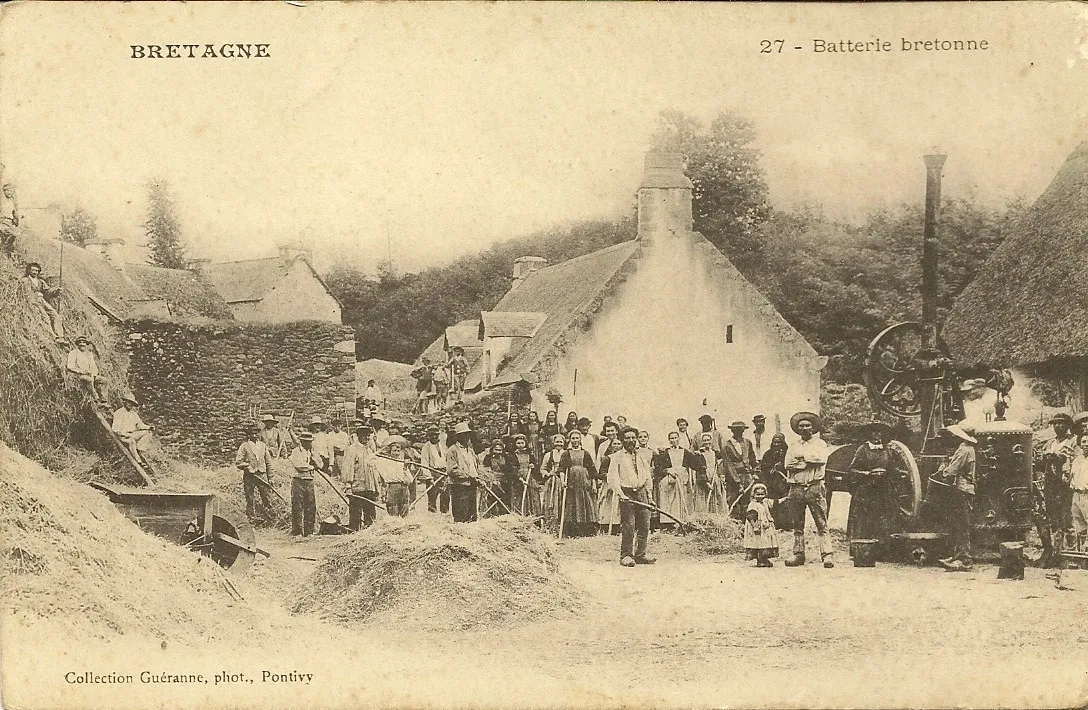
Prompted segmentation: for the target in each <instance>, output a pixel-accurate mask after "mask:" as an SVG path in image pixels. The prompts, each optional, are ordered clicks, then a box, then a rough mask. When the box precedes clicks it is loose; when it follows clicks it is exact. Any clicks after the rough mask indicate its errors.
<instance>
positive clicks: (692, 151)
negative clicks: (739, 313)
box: [651, 111, 771, 271]
mask: <svg viewBox="0 0 1088 710" xmlns="http://www.w3.org/2000/svg"><path fill="white" fill-rule="evenodd" d="M755 135H756V134H755V127H754V126H753V125H752V122H751V121H749V120H748V119H746V118H744V117H743V116H740V115H738V114H736V113H733V112H732V111H723V112H721V113H719V114H718V116H717V117H716V118H715V119H714V120H713V121H712V122H711V123H710V126H709V127H708V126H705V125H704V124H703V123H702V122H701V121H699V120H698V119H696V118H694V117H692V116H689V115H687V114H685V113H683V112H680V111H664V112H662V114H661V116H660V118H659V124H658V130H657V132H656V133H655V134H654V136H653V138H652V139H651V143H652V145H653V147H654V148H655V149H657V150H668V151H672V152H678V153H683V154H684V156H685V157H686V158H687V173H688V177H690V178H691V181H692V183H693V184H694V186H695V189H694V190H693V191H692V217H693V219H694V222H695V231H697V232H700V233H701V234H702V235H703V236H705V237H706V238H707V239H708V240H709V241H710V242H711V243H712V244H714V246H716V247H718V248H719V249H721V250H722V252H723V253H724V254H725V255H726V256H728V257H729V258H730V260H732V261H733V263H734V264H735V265H736V266H737V268H738V269H741V270H742V271H743V270H744V269H745V268H746V267H749V266H753V265H755V264H757V263H758V262H759V260H760V255H761V253H762V251H763V248H764V242H763V239H762V235H761V233H760V231H759V229H758V227H759V225H760V224H762V223H763V222H764V221H766V220H767V219H768V218H769V217H770V215H771V207H770V204H769V203H768V202H767V182H766V180H765V179H764V175H763V168H762V166H761V165H760V163H759V151H757V150H756V149H755V148H753V147H752V145H751V144H752V141H754V140H755Z"/></svg>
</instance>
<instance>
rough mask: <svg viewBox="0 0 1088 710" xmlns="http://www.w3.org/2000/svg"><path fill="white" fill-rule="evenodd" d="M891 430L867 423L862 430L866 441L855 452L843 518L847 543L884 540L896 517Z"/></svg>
mask: <svg viewBox="0 0 1088 710" xmlns="http://www.w3.org/2000/svg"><path fill="white" fill-rule="evenodd" d="M889 432H890V427H888V425H887V424H884V423H883V422H870V423H869V424H868V425H867V426H866V427H865V438H866V441H865V442H864V443H863V444H862V445H861V446H859V447H858V449H857V451H856V452H854V458H853V460H852V461H851V462H850V474H851V475H852V476H853V477H854V490H853V493H851V495H850V514H849V516H848V517H847V519H846V537H847V539H848V540H879V541H880V543H881V544H880V545H878V546H877V547H878V551H879V548H880V547H881V546H882V545H883V544H884V543H885V542H886V541H887V536H888V534H889V532H890V525H891V523H892V522H893V521H894V518H895V508H894V505H895V501H894V497H893V495H892V491H891V487H890V485H889V477H890V476H891V475H894V473H893V472H894V471H895V470H896V469H897V468H898V466H899V462H898V457H897V456H896V455H895V453H894V452H893V451H892V450H891V449H889V448H888V445H887V440H888V434H889Z"/></svg>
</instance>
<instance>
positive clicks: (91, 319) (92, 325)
mask: <svg viewBox="0 0 1088 710" xmlns="http://www.w3.org/2000/svg"><path fill="white" fill-rule="evenodd" d="M20 243H21V245H22V246H23V247H24V248H29V247H36V248H39V247H40V249H39V251H41V252H42V253H45V252H47V251H48V249H54V250H55V249H56V248H57V247H56V246H54V245H55V244H59V243H55V242H54V243H50V240H43V239H36V238H34V237H31V236H29V235H24V237H23V238H21V240H20ZM69 250H75V251H80V250H79V249H78V248H76V247H72V246H71V245H69V247H68V249H66V251H69ZM30 258H36V259H37V260H38V261H40V262H41V263H42V265H43V266H44V267H45V273H46V275H48V276H49V277H51V280H52V282H53V284H54V285H56V283H57V282H58V279H57V277H58V275H59V274H58V272H57V267H58V264H57V263H56V260H55V259H52V260H50V259H47V258H46V257H45V256H40V255H39V254H38V252H37V251H35V252H33V253H31V254H29V255H28V260H29V259H30ZM71 267H72V264H69V269H68V271H69V273H68V274H66V276H65V278H66V283H65V284H64V290H63V294H62V296H61V299H60V309H61V314H62V316H63V318H64V324H65V331H66V332H67V333H68V334H69V337H70V338H74V337H75V336H76V335H86V336H88V337H90V338H91V340H92V341H93V342H94V349H95V350H96V352H97V355H98V367H99V370H100V371H101V373H102V375H103V376H104V377H106V378H107V379H108V380H109V381H110V387H111V390H113V391H114V392H119V391H120V390H121V389H122V388H123V387H124V386H125V382H126V363H125V358H124V355H123V353H122V352H121V349H120V347H119V343H118V342H117V338H118V337H119V336H118V334H117V333H116V332H114V331H112V330H111V329H110V328H108V327H106V326H105V325H104V324H103V322H102V318H101V316H100V315H99V313H98V312H97V311H96V310H95V309H94V307H93V306H92V305H91V303H90V301H88V300H87V298H86V297H85V296H84V295H83V294H82V293H81V292H80V290H79V282H77V281H75V280H74V275H73V274H72V273H71V272H72V268H71ZM105 268H106V269H107V270H110V269H111V267H109V266H108V264H107V265H105ZM22 275H23V264H22V263H15V262H12V261H10V260H8V259H0V439H3V440H4V441H5V442H7V443H8V444H9V445H11V446H13V447H15V448H16V449H18V450H19V451H22V452H23V453H25V454H27V455H28V456H31V457H33V458H35V459H38V460H45V459H47V458H48V457H49V456H50V455H51V454H53V453H54V452H55V450H56V449H59V448H61V447H63V446H64V445H65V444H67V443H69V441H70V440H71V438H72V436H73V432H74V431H75V430H76V429H78V428H79V426H80V425H82V424H83V422H84V420H85V418H86V414H85V410H86V407H85V402H86V399H87V396H86V393H85V389H84V388H83V386H82V385H80V384H79V383H78V382H77V381H76V380H75V379H74V378H73V377H69V376H67V375H65V363H66V361H67V357H68V348H67V347H66V346H63V345H57V344H56V343H54V342H53V335H52V332H51V331H50V330H49V322H48V320H47V319H46V317H45V315H44V314H43V313H42V312H41V311H40V310H39V308H38V307H37V306H35V305H32V304H30V303H28V302H27V301H26V300H25V299H23V298H22V297H21V296H20V294H19V291H18V287H17V283H18V279H19V278H20V277H21V276H22ZM117 406H119V403H118V404H117ZM81 443H84V442H81Z"/></svg>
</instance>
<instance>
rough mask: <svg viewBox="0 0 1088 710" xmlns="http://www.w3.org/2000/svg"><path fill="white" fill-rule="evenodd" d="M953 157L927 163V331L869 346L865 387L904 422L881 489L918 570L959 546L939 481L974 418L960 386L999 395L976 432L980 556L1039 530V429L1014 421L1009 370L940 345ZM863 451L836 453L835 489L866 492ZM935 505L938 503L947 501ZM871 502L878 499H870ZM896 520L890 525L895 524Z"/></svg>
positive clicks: (908, 328) (832, 467) (904, 327)
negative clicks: (943, 203)
mask: <svg viewBox="0 0 1088 710" xmlns="http://www.w3.org/2000/svg"><path fill="white" fill-rule="evenodd" d="M944 161H945V156H944V155H939V154H934V155H927V156H925V163H926V174H927V177H926V209H925V223H924V232H923V234H924V237H923V239H924V241H923V246H922V322H921V323H919V322H905V323H898V324H896V325H892V326H890V327H888V328H886V329H884V330H883V331H881V332H880V333H879V334H878V335H877V336H876V337H875V338H874V339H873V341H872V342H871V343H870V344H869V348H868V351H867V357H866V362H865V385H866V388H867V390H868V394H869V398H870V400H871V403H872V408H873V411H874V412H880V413H882V414H883V415H885V417H888V418H894V420H895V421H896V426H895V427H893V429H892V431H893V432H895V433H896V436H895V437H894V439H893V440H892V441H891V442H889V443H888V446H889V448H890V449H891V450H892V451H893V452H894V453H895V459H896V460H897V461H898V464H899V465H898V466H896V467H895V468H894V469H893V470H889V471H888V472H887V473H886V474H885V476H886V477H887V478H886V480H885V482H884V484H885V485H884V486H883V487H882V489H881V490H883V491H884V494H883V495H885V496H887V497H889V498H890V499H891V500H883V501H879V504H880V505H881V506H882V511H884V515H885V522H886V526H885V527H886V529H887V530H888V539H887V540H882V541H881V543H884V544H882V546H881V548H880V549H881V550H882V554H883V556H884V558H885V559H897V558H898V559H902V558H906V559H910V558H911V557H913V559H914V560H915V561H917V562H920V563H921V562H925V561H926V560H927V559H928V560H932V559H935V558H936V557H937V556H943V554H944V553H946V552H947V549H948V547H949V541H948V537H949V535H948V528H947V520H944V519H942V516H941V514H940V511H939V509H938V508H939V506H936V505H933V504H932V500H931V497H930V496H929V493H930V488H931V487H934V486H937V485H939V484H937V483H934V482H932V481H931V480H930V476H931V475H932V474H934V473H935V472H936V471H937V470H938V469H939V468H940V466H941V464H943V463H944V462H945V461H946V460H947V459H948V457H949V456H950V455H951V454H952V452H953V450H954V449H955V446H956V444H954V443H950V442H949V440H948V438H947V437H942V436H939V434H940V431H941V429H942V428H943V427H946V426H949V425H952V424H957V423H959V422H961V421H962V420H963V419H964V404H963V398H962V394H961V392H960V384H961V382H963V381H964V380H966V379H974V378H980V377H981V378H982V379H984V380H985V381H986V384H987V386H988V387H989V388H991V389H994V390H996V391H997V393H998V399H997V404H996V407H995V413H996V416H995V417H994V418H993V419H992V420H991V421H986V422H979V423H975V424H973V435H974V437H975V438H976V439H977V440H978V444H977V445H976V457H977V459H976V460H977V467H976V484H975V491H976V493H975V498H974V505H973V511H972V520H971V527H972V543H973V547H974V549H975V551H976V552H978V553H984V554H985V553H987V552H989V553H992V552H994V551H995V549H996V547H997V546H998V545H999V544H1000V543H1002V542H1015V541H1022V540H1024V537H1025V535H1026V533H1027V531H1028V529H1029V528H1031V527H1032V525H1033V517H1032V500H1033V499H1032V430H1031V428H1030V427H1028V426H1026V425H1023V424H1019V423H1017V422H1012V421H1007V420H1005V418H1004V412H1005V409H1006V401H1005V400H1006V398H1007V396H1008V392H1009V389H1010V388H1011V387H1012V378H1011V376H1010V375H1009V373H1008V371H1002V370H992V369H990V368H988V367H984V366H983V367H979V366H969V367H961V366H958V365H957V364H956V363H955V362H954V361H953V359H952V358H951V357H950V355H949V353H948V350H947V348H946V347H945V346H944V343H943V342H942V341H941V340H940V338H939V335H938V325H937V212H938V209H939V204H940V193H941V169H942V167H943V165H944ZM856 448H857V443H855V444H852V445H847V446H842V447H839V448H838V449H836V450H835V451H834V452H833V453H832V455H831V457H830V458H829V461H828V466H827V480H828V484H829V490H831V491H835V490H839V491H848V492H853V491H855V490H856V488H857V486H858V485H859V484H860V481H858V480H855V477H854V475H853V474H851V473H850V470H849V468H850V462H851V459H852V458H853V455H854V452H855V450H856ZM938 497H939V496H933V497H932V498H938ZM864 498H865V497H862V496H853V495H852V496H851V510H850V516H851V517H852V518H853V517H855V516H858V515H862V514H865V513H868V512H870V511H863V510H859V509H858V507H859V506H863V505H872V504H873V503H871V502H867V501H866V500H865V499H864ZM870 500H871V499H870ZM889 516H890V517H891V518H892V519H890V520H889V519H887V518H888V517H889Z"/></svg>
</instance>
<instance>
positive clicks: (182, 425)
mask: <svg viewBox="0 0 1088 710" xmlns="http://www.w3.org/2000/svg"><path fill="white" fill-rule="evenodd" d="M354 337H355V336H354V332H353V330H352V328H350V327H348V326H343V325H338V324H334V323H322V322H317V321H297V322H292V323H275V324H273V323H267V324H266V323H236V322H224V321H216V322H204V323H179V322H172V321H170V322H168V321H153V320H144V321H139V322H130V323H129V334H128V354H129V381H130V382H131V384H132V390H133V392H134V393H135V394H136V397H137V399H139V400H140V403H141V412H142V414H143V418H144V420H145V421H146V422H148V423H149V424H154V425H155V428H156V433H157V434H158V436H159V439H160V441H161V442H162V443H163V445H164V446H166V447H167V448H169V449H171V450H172V451H174V452H176V453H178V454H181V455H184V456H188V457H191V458H196V459H201V460H208V461H214V462H219V463H222V462H226V461H229V460H232V459H233V456H234V452H235V450H236V449H237V447H238V444H239V442H240V441H241V439H242V438H243V436H244V429H245V426H246V425H247V424H249V423H250V422H251V421H252V420H251V418H250V412H251V411H253V409H254V407H255V406H259V407H260V410H261V411H263V412H265V413H267V412H275V413H277V414H285V413H287V412H291V411H293V412H294V415H295V423H296V425H297V424H299V423H301V422H303V421H304V419H305V420H308V418H309V417H310V416H311V415H313V414H321V415H323V416H325V415H327V414H328V412H329V410H330V409H331V408H333V407H336V406H337V405H341V406H342V405H343V403H347V406H348V407H353V406H354V401H355V353H354V352H353V351H352V350H349V351H347V352H345V348H344V347H343V346H341V347H340V348H337V347H336V346H337V345H338V344H340V343H343V342H345V341H351V343H354Z"/></svg>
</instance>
